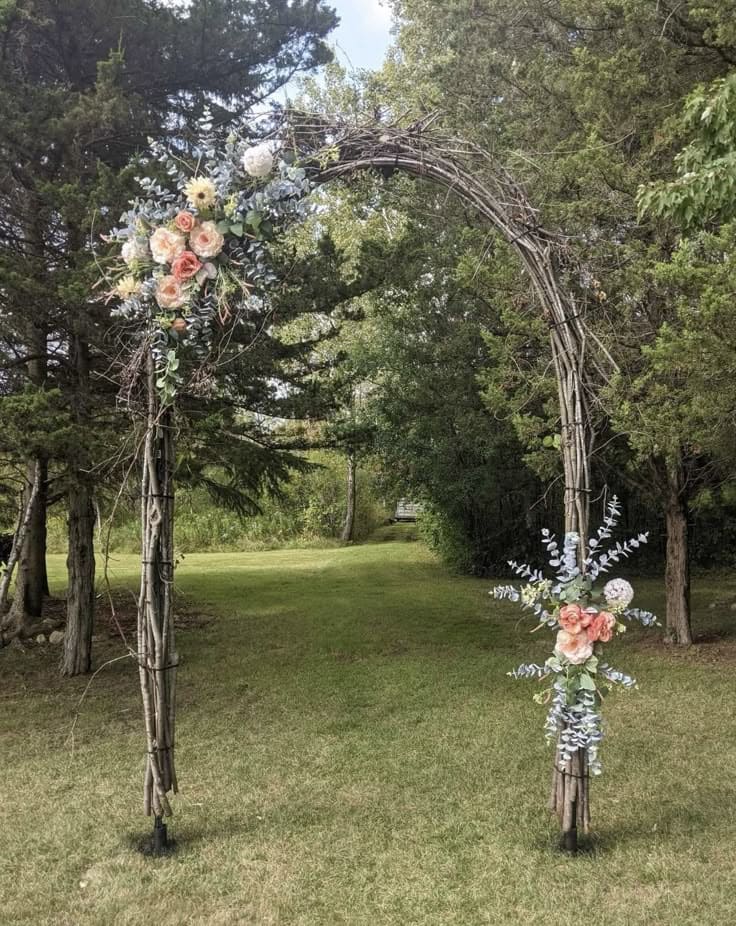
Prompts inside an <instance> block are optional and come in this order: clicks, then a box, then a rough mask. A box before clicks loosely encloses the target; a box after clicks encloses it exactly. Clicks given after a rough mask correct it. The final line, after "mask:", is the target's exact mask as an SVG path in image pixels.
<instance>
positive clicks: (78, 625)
mask: <svg viewBox="0 0 736 926" xmlns="http://www.w3.org/2000/svg"><path fill="white" fill-rule="evenodd" d="M94 528H95V509H94V505H93V504H92V493H91V491H90V488H89V486H88V485H86V484H84V483H76V484H74V485H72V487H71V488H70V490H69V554H68V556H67V560H66V565H67V571H68V576H69V582H68V589H67V595H66V631H65V634H64V654H63V656H62V662H61V674H62V675H80V674H82V673H84V672H89V671H90V669H91V667H92V629H93V625H94V614H95V552H94Z"/></svg>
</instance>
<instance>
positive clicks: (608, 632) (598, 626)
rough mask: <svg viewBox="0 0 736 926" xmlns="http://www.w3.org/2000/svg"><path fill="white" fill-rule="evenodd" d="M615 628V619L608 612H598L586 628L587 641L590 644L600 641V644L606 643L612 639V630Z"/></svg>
mask: <svg viewBox="0 0 736 926" xmlns="http://www.w3.org/2000/svg"><path fill="white" fill-rule="evenodd" d="M615 626H616V618H615V617H614V616H613V614H610V613H609V612H608V611H599V612H598V613H597V614H596V616H595V617H594V618H593V620H592V622H591V624H590V627H588V639H589V640H590V641H591V643H594V642H595V641H596V640H600V641H601V643H608V641H609V640H611V639H612V637H613V628H614V627H615Z"/></svg>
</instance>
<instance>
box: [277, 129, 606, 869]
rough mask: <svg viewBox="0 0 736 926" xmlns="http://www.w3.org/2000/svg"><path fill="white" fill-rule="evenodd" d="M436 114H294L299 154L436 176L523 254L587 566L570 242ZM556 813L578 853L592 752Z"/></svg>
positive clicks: (326, 166) (582, 334) (581, 391)
mask: <svg viewBox="0 0 736 926" xmlns="http://www.w3.org/2000/svg"><path fill="white" fill-rule="evenodd" d="M436 118H437V117H436V115H435V116H429V117H427V118H425V119H424V120H422V121H421V122H419V123H415V124H414V125H412V126H411V127H409V128H408V129H402V128H400V127H397V126H396V125H391V126H385V125H382V124H380V123H373V124H368V125H350V124H346V123H341V122H338V121H336V120H329V119H326V118H325V117H324V116H321V115H311V114H303V113H302V114H294V113H292V114H290V116H289V121H288V128H289V131H290V135H291V139H290V140H291V141H292V142H293V143H294V144H295V147H296V148H297V150H298V151H299V153H300V154H301V155H302V156H303V157H304V158H305V160H306V161H307V163H311V164H312V165H314V169H315V173H316V179H317V181H318V182H322V183H326V182H328V181H330V180H334V179H340V178H347V177H350V176H351V175H353V174H355V173H358V172H359V171H362V170H370V169H374V170H375V169H378V170H384V171H395V170H400V171H404V172H406V173H408V174H412V175H414V176H416V177H421V178H424V179H427V180H432V181H434V182H436V183H438V184H440V185H441V186H443V187H445V188H446V189H447V190H448V191H449V192H451V193H453V194H455V195H456V196H458V197H459V198H460V199H462V200H463V201H464V202H466V203H467V204H468V205H470V206H471V207H472V208H474V209H475V210H476V211H477V212H478V213H479V215H481V216H483V217H484V218H485V219H487V220H488V221H489V222H490V223H491V225H492V226H493V227H494V228H495V229H496V230H497V231H498V232H499V233H500V234H501V235H502V237H503V238H504V239H505V240H506V242H507V243H508V244H509V245H510V246H511V247H512V248H513V249H514V250H515V251H516V253H517V254H518V256H519V258H520V260H521V263H522V266H523V267H524V269H525V270H526V271H527V273H528V274H529V277H530V279H531V281H532V285H533V287H534V291H535V293H536V296H537V299H538V302H539V305H540V308H541V310H542V314H543V316H544V318H545V319H546V321H547V322H548V324H549V334H550V344H551V348H552V357H553V360H554V368H555V374H556V379H557V387H558V397H559V407H560V430H561V448H560V449H561V456H562V463H563V470H564V479H565V494H564V498H565V532H566V533H568V532H575V533H577V534H578V535H579V538H580V540H579V551H580V560H579V561H580V563H581V568H582V569H584V568H585V566H584V560H585V557H586V556H587V538H588V525H589V520H590V518H589V513H590V492H591V473H590V469H591V467H590V461H591V456H592V453H593V445H594V441H595V432H594V428H593V423H592V420H591V416H590V414H589V404H588V403H589V396H590V394H591V391H590V389H589V387H588V385H587V376H586V365H587V364H591V365H594V367H595V368H596V369H599V367H598V362H597V358H596V357H595V356H593V355H592V353H591V355H590V357H586V348H587V342H588V336H587V330H586V326H585V320H584V314H583V309H584V307H583V306H582V305H579V304H578V303H577V301H576V299H575V297H574V295H573V294H572V293H571V292H570V291H569V290H568V289H567V288H566V287H565V286H564V285H563V283H562V280H561V267H562V265H563V262H564V250H565V248H564V241H563V239H562V238H561V237H560V236H557V235H554V234H552V233H551V232H549V231H547V230H545V229H544V228H543V227H542V226H541V225H540V224H539V221H538V213H537V210H535V209H534V208H533V207H532V205H531V203H530V202H529V199H528V197H527V195H526V193H525V191H524V189H523V188H522V187H521V186H520V185H519V184H518V183H517V182H516V181H515V180H514V178H513V177H512V176H511V175H510V174H509V172H508V171H507V170H506V169H505V167H503V165H501V164H499V163H498V162H496V160H495V159H494V158H493V156H492V155H491V154H490V153H489V152H487V151H484V150H483V149H481V148H479V147H477V146H476V145H472V144H470V143H468V142H464V141H460V140H458V139H453V138H443V137H441V136H439V135H438V134H436V133H434V132H432V133H430V132H429V128H430V126H431V125H432V123H433V122H434V121H436ZM315 151H316V152H318V153H317V154H315ZM472 162H477V164H478V169H477V170H474V169H472V166H471V165H472ZM607 359H610V358H607ZM550 809H551V810H552V811H553V812H555V813H556V814H557V816H558V819H559V821H560V825H561V827H562V831H563V834H564V841H565V846H566V848H568V849H570V850H572V851H575V850H576V848H577V832H578V829H581V830H582V831H583V832H587V831H588V828H589V824H590V803H589V789H588V762H587V756H586V753H585V750H583V749H580V750H578V751H577V753H576V754H575V755H574V756H573V757H572V758H571V759H569V760H567V762H566V763H565V765H564V766H562V767H560V765H559V764H558V763H557V761H555V764H554V769H553V778H552V790H551V795H550Z"/></svg>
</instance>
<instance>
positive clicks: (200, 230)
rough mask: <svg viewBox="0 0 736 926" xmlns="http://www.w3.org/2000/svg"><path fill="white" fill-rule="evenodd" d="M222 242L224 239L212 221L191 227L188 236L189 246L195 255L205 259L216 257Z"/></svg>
mask: <svg viewBox="0 0 736 926" xmlns="http://www.w3.org/2000/svg"><path fill="white" fill-rule="evenodd" d="M224 243H225V239H224V238H223V237H222V235H221V234H220V232H219V231H218V230H217V226H216V225H215V223H214V222H202V224H201V225H197V226H195V228H193V229H192V233H191V235H190V236H189V247H190V248H191V249H192V250H193V251H194V253H195V254H196V255H197V257H203V258H204V259H205V260H207V259H208V258H210V257H217V255H218V254H219V253H220V251H221V250H222V245H223V244H224Z"/></svg>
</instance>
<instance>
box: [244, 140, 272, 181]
mask: <svg viewBox="0 0 736 926" xmlns="http://www.w3.org/2000/svg"><path fill="white" fill-rule="evenodd" d="M243 169H244V170H245V172H246V174H250V176H251V177H267V176H268V175H269V174H270V173H271V171H272V170H273V155H272V154H271V151H270V149H269V147H268V145H265V144H264V145H254V146H253V147H252V148H248V150H247V151H246V152H245V154H244V155H243Z"/></svg>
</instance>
